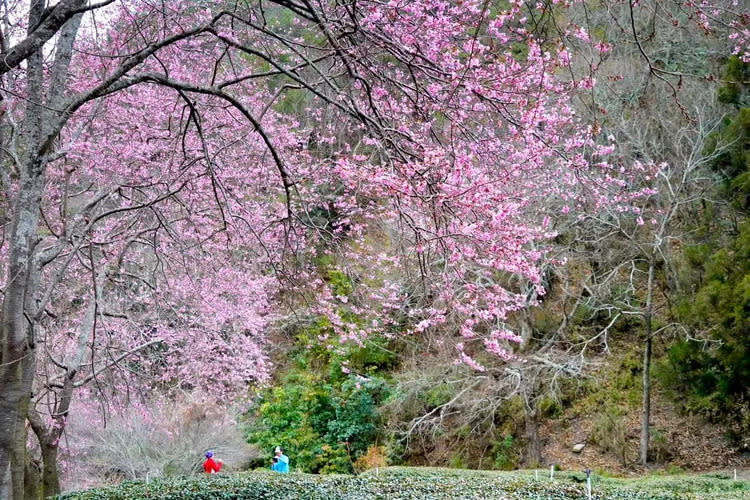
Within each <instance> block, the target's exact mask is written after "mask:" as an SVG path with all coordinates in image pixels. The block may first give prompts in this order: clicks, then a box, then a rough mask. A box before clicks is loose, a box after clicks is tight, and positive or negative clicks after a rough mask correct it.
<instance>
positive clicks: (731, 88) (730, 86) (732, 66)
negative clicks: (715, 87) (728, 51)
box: [718, 56, 750, 105]
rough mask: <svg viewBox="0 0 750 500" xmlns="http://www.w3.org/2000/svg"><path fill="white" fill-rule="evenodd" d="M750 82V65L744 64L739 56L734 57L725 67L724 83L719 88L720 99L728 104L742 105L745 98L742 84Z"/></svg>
mask: <svg viewBox="0 0 750 500" xmlns="http://www.w3.org/2000/svg"><path fill="white" fill-rule="evenodd" d="M749 80H750V64H747V63H744V62H742V60H741V59H740V58H739V57H737V56H732V57H730V58H729V60H727V63H726V65H725V66H724V81H725V82H726V83H725V84H724V85H723V86H721V87H720V88H719V92H718V98H719V101H720V102H723V103H726V104H737V105H740V104H741V101H742V98H743V87H744V85H743V84H742V82H747V81H749Z"/></svg>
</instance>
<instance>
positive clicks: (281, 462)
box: [271, 446, 289, 474]
mask: <svg viewBox="0 0 750 500" xmlns="http://www.w3.org/2000/svg"><path fill="white" fill-rule="evenodd" d="M275 453H276V456H275V457H273V458H274V463H273V465H272V466H271V470H275V471H276V472H281V473H282V474H288V473H289V457H287V456H286V455H284V452H283V451H282V450H281V447H280V446H277V447H276V452H275Z"/></svg>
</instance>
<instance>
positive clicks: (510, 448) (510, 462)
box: [492, 434, 521, 470]
mask: <svg viewBox="0 0 750 500" xmlns="http://www.w3.org/2000/svg"><path fill="white" fill-rule="evenodd" d="M514 445H515V442H514V439H513V436H512V435H510V434H508V435H507V436H503V438H502V439H501V440H499V441H495V442H494V443H492V454H493V455H494V457H495V468H496V469H499V470H513V469H515V468H516V466H517V465H518V462H519V460H520V458H521V457H520V453H519V451H518V450H517V449H516V446H514Z"/></svg>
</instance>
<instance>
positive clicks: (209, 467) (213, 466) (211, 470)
mask: <svg viewBox="0 0 750 500" xmlns="http://www.w3.org/2000/svg"><path fill="white" fill-rule="evenodd" d="M213 456H214V454H213V452H211V451H207V452H206V461H205V462H203V470H204V471H206V474H216V473H217V472H219V471H220V470H221V465H222V464H221V460H219V462H215V461H214V459H213Z"/></svg>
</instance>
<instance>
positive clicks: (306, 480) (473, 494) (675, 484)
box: [59, 468, 750, 500]
mask: <svg viewBox="0 0 750 500" xmlns="http://www.w3.org/2000/svg"><path fill="white" fill-rule="evenodd" d="M571 476H572V474H568V475H567V476H566V475H565V474H563V475H562V476H561V477H560V478H559V479H557V480H555V481H554V482H549V481H548V480H546V479H545V480H542V479H541V476H540V480H538V481H536V480H534V478H533V476H532V474H530V473H529V472H528V471H527V472H512V473H481V472H472V471H453V470H446V469H406V468H391V469H386V470H383V471H381V472H380V473H379V474H376V473H374V472H369V473H367V474H365V475H360V476H345V475H320V476H318V475H310V474H289V475H281V474H275V473H271V472H265V471H262V472H249V473H242V474H236V475H229V474H227V475H221V474H220V475H216V476H194V477H186V478H179V479H171V480H154V481H151V482H150V483H149V484H146V483H144V482H142V481H129V482H125V483H122V484H121V485H119V486H113V487H107V488H100V489H95V490H88V491H85V492H81V493H68V494H65V495H62V496H61V497H59V499H60V500H63V499H71V500H72V499H80V500H105V499H106V500H134V499H175V500H177V499H185V500H222V499H224V500H226V499H279V498H284V499H309V500H323V499H342V500H360V499H361V500H374V499H389V500H397V499H404V500H405V499H415V500H416V499H419V500H429V499H454V498H455V499H462V500H463V499H492V498H497V499H509V500H522V499H523V500H526V499H535V500H582V499H584V498H585V492H584V489H583V485H581V484H577V483H575V482H574V481H573V480H572V478H571ZM579 476H581V475H580V474H579ZM748 494H750V484H749V483H748V482H747V481H730V480H728V479H717V478H705V477H691V478H670V477H665V478H649V479H646V480H643V481H640V482H634V481H622V480H614V479H597V480H596V481H595V487H594V495H593V498H595V499H597V500H603V499H613V500H647V499H648V500H676V499H691V500H692V499H708V498H722V499H740V498H748Z"/></svg>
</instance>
